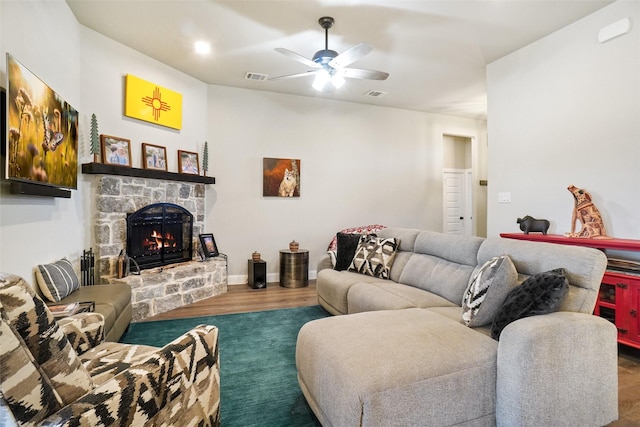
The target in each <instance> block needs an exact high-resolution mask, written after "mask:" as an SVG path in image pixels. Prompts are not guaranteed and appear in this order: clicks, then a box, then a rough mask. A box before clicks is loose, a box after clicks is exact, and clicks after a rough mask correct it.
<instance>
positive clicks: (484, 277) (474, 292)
mask: <svg viewBox="0 0 640 427" xmlns="http://www.w3.org/2000/svg"><path fill="white" fill-rule="evenodd" d="M517 284H518V272H517V271H516V267H515V266H514V265H513V262H512V261H511V258H509V257H508V256H507V255H503V256H499V257H494V258H492V259H490V260H489V261H487V262H485V263H484V265H483V266H482V267H480V269H479V270H478V271H477V272H476V273H475V274H474V275H473V276H472V277H471V281H470V282H469V286H468V287H467V290H466V291H465V293H464V295H463V297H462V321H463V322H464V324H465V325H467V326H470V327H476V326H483V325H488V324H489V323H491V322H492V321H493V317H494V316H495V315H496V313H497V312H498V310H499V309H500V307H501V306H502V303H503V302H504V300H505V298H507V295H509V292H511V290H512V289H513V288H515V287H516V286H517Z"/></svg>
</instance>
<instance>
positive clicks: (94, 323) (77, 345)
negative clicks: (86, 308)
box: [58, 313, 104, 355]
mask: <svg viewBox="0 0 640 427" xmlns="http://www.w3.org/2000/svg"><path fill="white" fill-rule="evenodd" d="M58 325H59V326H60V327H61V328H62V331H63V332H64V334H65V335H66V336H67V339H68V340H69V342H70V343H71V346H72V347H73V348H74V350H75V351H76V353H78V355H80V354H82V353H85V352H86V351H88V350H90V349H92V348H93V347H95V346H97V345H98V344H100V343H101V342H102V341H104V316H103V315H102V314H100V313H78V314H74V315H72V316H68V317H64V318H62V319H58Z"/></svg>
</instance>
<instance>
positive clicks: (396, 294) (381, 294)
mask: <svg viewBox="0 0 640 427" xmlns="http://www.w3.org/2000/svg"><path fill="white" fill-rule="evenodd" d="M347 301H348V310H349V314H352V313H361V312H365V311H377V310H399V309H403V308H412V307H418V308H428V307H454V308H457V309H458V310H459V309H460V307H459V306H457V305H455V304H453V303H452V302H450V301H448V300H447V299H445V298H443V297H441V296H439V295H436V294H433V293H431V292H427V291H423V290H422V289H418V288H414V287H413V286H406V285H403V284H401V283H396V282H393V281H391V280H380V281H377V282H371V283H356V284H354V285H353V286H351V287H350V288H349V293H348V295H347ZM459 316H460V313H459V312H458V320H459Z"/></svg>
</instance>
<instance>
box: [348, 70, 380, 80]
mask: <svg viewBox="0 0 640 427" xmlns="http://www.w3.org/2000/svg"><path fill="white" fill-rule="evenodd" d="M342 75H343V76H344V77H348V78H350V79H366V80H386V79H387V77H389V73H385V72H384V71H375V70H363V69H362V68H343V69H342Z"/></svg>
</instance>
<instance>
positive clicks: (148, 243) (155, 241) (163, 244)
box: [143, 230, 178, 251]
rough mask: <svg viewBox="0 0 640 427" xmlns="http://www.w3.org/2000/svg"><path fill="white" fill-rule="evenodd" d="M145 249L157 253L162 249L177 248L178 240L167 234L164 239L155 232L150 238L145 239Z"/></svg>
mask: <svg viewBox="0 0 640 427" xmlns="http://www.w3.org/2000/svg"><path fill="white" fill-rule="evenodd" d="M143 246H144V247H145V249H147V250H150V251H155V250H158V249H162V248H175V247H177V246H178V244H177V243H176V239H175V238H174V237H173V235H172V234H171V233H165V234H164V237H162V234H161V233H160V232H158V231H156V230H153V232H152V233H151V236H150V237H149V238H146V239H144V243H143Z"/></svg>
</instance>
